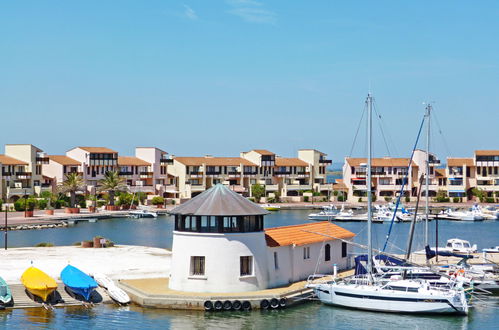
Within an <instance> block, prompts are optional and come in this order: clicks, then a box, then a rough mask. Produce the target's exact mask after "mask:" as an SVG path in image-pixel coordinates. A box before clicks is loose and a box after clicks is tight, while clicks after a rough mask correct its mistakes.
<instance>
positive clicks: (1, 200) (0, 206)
mask: <svg viewBox="0 0 499 330" xmlns="http://www.w3.org/2000/svg"><path fill="white" fill-rule="evenodd" d="M2 204H3V199H1V198H0V210H1V209H2Z"/></svg>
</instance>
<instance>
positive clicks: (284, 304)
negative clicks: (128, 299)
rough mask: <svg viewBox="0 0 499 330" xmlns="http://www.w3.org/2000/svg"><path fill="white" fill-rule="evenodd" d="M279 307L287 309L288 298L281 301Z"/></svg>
mask: <svg viewBox="0 0 499 330" xmlns="http://www.w3.org/2000/svg"><path fill="white" fill-rule="evenodd" d="M279 306H281V308H284V307H286V298H281V299H279Z"/></svg>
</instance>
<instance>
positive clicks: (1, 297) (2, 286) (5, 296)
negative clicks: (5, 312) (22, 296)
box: [0, 277, 14, 307]
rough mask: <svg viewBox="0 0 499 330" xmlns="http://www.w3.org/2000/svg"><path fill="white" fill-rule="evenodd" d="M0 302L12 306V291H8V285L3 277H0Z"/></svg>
mask: <svg viewBox="0 0 499 330" xmlns="http://www.w3.org/2000/svg"><path fill="white" fill-rule="evenodd" d="M0 304H1V305H2V306H3V307H5V306H13V305H14V299H13V298H12V292H11V291H10V287H9V285H8V284H7V282H5V280H4V279H3V278H1V277H0Z"/></svg>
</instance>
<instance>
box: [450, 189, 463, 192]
mask: <svg viewBox="0 0 499 330" xmlns="http://www.w3.org/2000/svg"><path fill="white" fill-rule="evenodd" d="M449 192H450V193H465V191H464V190H462V189H461V190H449Z"/></svg>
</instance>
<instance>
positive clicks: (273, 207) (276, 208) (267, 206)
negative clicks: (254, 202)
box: [261, 204, 281, 211]
mask: <svg viewBox="0 0 499 330" xmlns="http://www.w3.org/2000/svg"><path fill="white" fill-rule="evenodd" d="M261 207H262V208H264V209H266V210H267V211H279V210H280V209H281V207H280V206H279V205H272V204H262V206H261Z"/></svg>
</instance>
